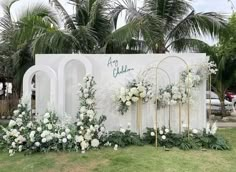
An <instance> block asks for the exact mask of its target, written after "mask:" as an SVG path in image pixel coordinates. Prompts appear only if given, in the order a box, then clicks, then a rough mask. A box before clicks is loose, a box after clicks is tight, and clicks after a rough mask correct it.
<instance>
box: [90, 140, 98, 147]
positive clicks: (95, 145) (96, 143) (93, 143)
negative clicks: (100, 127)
mask: <svg viewBox="0 0 236 172" xmlns="http://www.w3.org/2000/svg"><path fill="white" fill-rule="evenodd" d="M91 146H92V147H94V148H97V147H98V146H99V140H98V139H93V140H92V141H91Z"/></svg>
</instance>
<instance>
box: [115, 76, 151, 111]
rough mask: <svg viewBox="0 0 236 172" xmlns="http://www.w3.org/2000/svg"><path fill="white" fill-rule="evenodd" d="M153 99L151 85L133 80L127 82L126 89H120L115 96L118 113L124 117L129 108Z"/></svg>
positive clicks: (143, 81)
mask: <svg viewBox="0 0 236 172" xmlns="http://www.w3.org/2000/svg"><path fill="white" fill-rule="evenodd" d="M152 97H153V93H152V84H151V83H150V82H148V81H145V80H144V79H142V80H141V81H138V80H135V79H134V80H133V81H131V82H128V84H127V86H126V87H121V88H120V89H119V92H118V94H117V96H116V101H117V102H118V106H119V107H118V111H119V112H120V113H121V114H122V115H124V113H126V112H127V111H128V110H129V107H130V106H131V105H132V104H134V103H136V102H138V101H139V100H142V102H143V103H147V102H148V101H149V100H151V99H152Z"/></svg>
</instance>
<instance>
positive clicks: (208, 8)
mask: <svg viewBox="0 0 236 172" xmlns="http://www.w3.org/2000/svg"><path fill="white" fill-rule="evenodd" d="M2 1H4V0H0V2H2ZM5 1H7V0H5ZM59 1H60V2H61V3H62V5H63V6H64V8H65V9H66V10H67V11H68V13H69V14H72V13H73V7H72V5H70V4H68V0H59ZM228 1H229V0H192V5H193V7H194V9H195V10H196V11H197V12H219V13H222V14H224V15H230V14H231V13H232V9H231V3H230V2H228ZM232 2H233V4H234V5H236V0H232ZM34 3H45V4H48V0H20V1H19V2H17V3H16V4H15V5H14V6H13V9H12V12H13V14H14V16H17V15H19V14H20V13H21V11H22V9H26V8H28V7H29V6H31V5H32V4H34ZM142 3H143V0H137V4H138V6H142ZM235 10H236V9H235ZM0 16H2V10H1V8H0ZM122 16H123V17H121V18H120V20H119V22H118V23H119V25H120V26H122V25H124V24H125V21H124V15H122ZM205 39H207V42H208V43H210V44H213V43H214V42H215V41H214V40H211V39H209V38H205Z"/></svg>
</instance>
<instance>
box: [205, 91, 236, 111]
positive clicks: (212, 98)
mask: <svg viewBox="0 0 236 172" xmlns="http://www.w3.org/2000/svg"><path fill="white" fill-rule="evenodd" d="M224 103H225V111H226V113H227V114H230V113H231V112H233V111H234V110H235V108H234V106H233V103H232V102H229V101H228V100H224ZM235 103H236V99H235ZM210 104H211V113H212V114H220V113H221V112H222V111H221V103H220V99H219V97H218V95H217V94H216V93H214V92H212V91H211V92H210V91H207V93H206V105H207V112H209V109H210Z"/></svg>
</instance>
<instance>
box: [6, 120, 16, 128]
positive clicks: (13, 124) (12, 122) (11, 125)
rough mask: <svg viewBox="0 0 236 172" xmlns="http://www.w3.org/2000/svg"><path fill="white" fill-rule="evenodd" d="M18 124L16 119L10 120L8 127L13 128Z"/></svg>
mask: <svg viewBox="0 0 236 172" xmlns="http://www.w3.org/2000/svg"><path fill="white" fill-rule="evenodd" d="M15 125H16V122H15V121H14V120H10V122H9V124H8V127H9V128H12V127H14V126H15Z"/></svg>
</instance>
